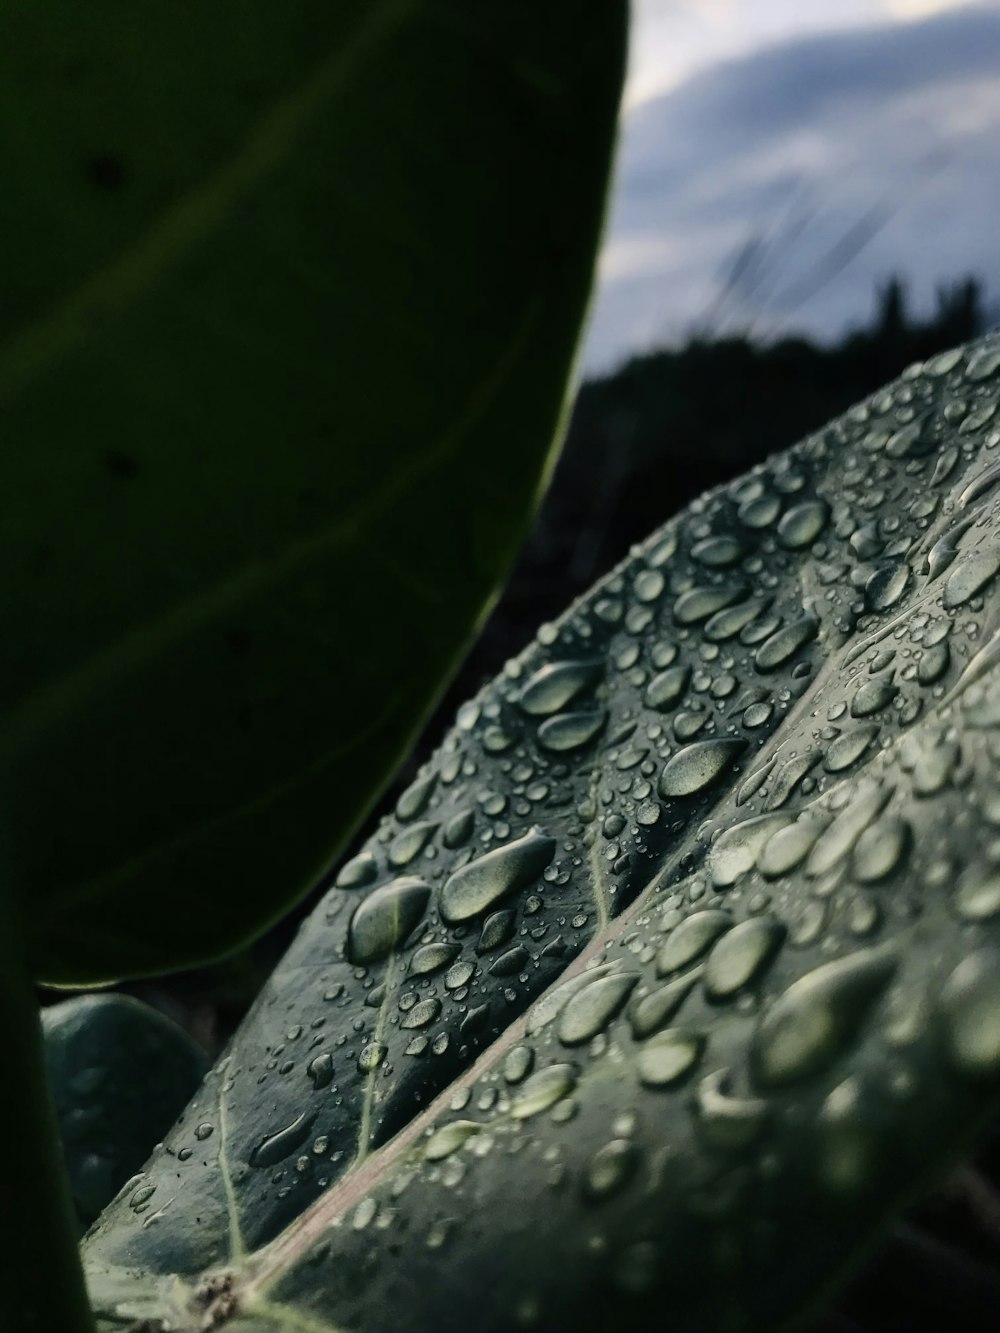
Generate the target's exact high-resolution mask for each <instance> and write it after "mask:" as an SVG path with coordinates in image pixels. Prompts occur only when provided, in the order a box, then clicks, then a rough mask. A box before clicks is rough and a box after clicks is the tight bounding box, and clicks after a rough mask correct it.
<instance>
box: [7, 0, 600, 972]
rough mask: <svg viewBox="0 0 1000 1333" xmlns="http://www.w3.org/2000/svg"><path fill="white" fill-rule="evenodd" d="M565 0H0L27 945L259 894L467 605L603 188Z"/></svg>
mask: <svg viewBox="0 0 1000 1333" xmlns="http://www.w3.org/2000/svg"><path fill="white" fill-rule="evenodd" d="M578 17H579V7H578V6H577V5H575V4H571V3H569V0H546V3H541V4H540V3H538V2H537V0H530V3H529V0H513V2H512V3H509V4H504V5H492V6H491V5H484V4H468V3H465V2H464V0H463V2H460V0H337V3H335V4H330V3H321V2H320V0H283V2H282V3H281V4H263V3H248V0H213V2H212V3H211V4H199V5H190V4H184V5H177V4H175V3H169V4H168V3H164V0H150V3H146V4H143V5H142V6H136V5H135V4H133V3H130V2H127V0H103V3H102V4H101V5H100V12H99V14H95V13H94V12H93V11H92V10H91V8H89V7H81V6H78V5H72V4H64V3H59V4H57V5H56V7H55V10H54V11H53V9H52V8H51V7H46V8H45V9H44V10H43V9H42V8H41V7H40V6H38V5H36V4H34V3H32V2H31V0H12V3H8V4H5V5H4V6H3V13H2V16H0V179H2V180H3V183H4V184H3V188H4V194H5V197H6V199H7V201H8V203H7V205H6V206H5V207H4V208H3V209H2V210H0V264H2V272H3V277H2V284H0V285H2V289H3V302H2V308H0V419H2V421H3V440H4V444H3V449H2V450H0V489H2V491H3V495H4V496H5V503H4V518H3V524H2V525H0V569H2V570H3V580H2V588H0V600H2V605H3V624H4V634H3V641H2V647H0V734H2V743H0V793H2V802H3V809H4V814H5V830H6V832H5V850H7V851H9V852H10V854H11V855H12V856H13V857H14V858H15V859H16V862H17V870H18V882H19V884H20V885H21V888H22V893H21V897H22V909H23V914H24V916H25V917H26V925H27V928H28V930H29V932H30V935H31V949H32V960H33V968H34V971H35V974H36V975H37V976H39V977H41V978H42V979H44V980H47V981H51V982H60V983H80V982H88V981H93V980H104V979H108V978H112V977H120V976H124V975H140V974H143V973H155V972H162V971H164V970H166V969H168V968H177V967H181V966H186V965H189V964H191V963H193V962H195V961H197V960H204V959H206V958H211V957H214V956H218V955H219V953H220V952H225V951H228V950H230V949H232V948H234V947H236V946H237V945H238V944H239V943H240V942H242V941H245V940H247V939H248V938H250V937H252V936H253V935H254V934H256V933H258V932H259V931H261V930H262V929H263V928H264V927H265V926H266V925H267V924H268V923H269V922H270V921H273V920H274V919H275V918H276V917H278V916H280V915H281V914H282V913H283V912H284V911H285V910H286V909H287V907H288V906H289V905H290V903H291V902H292V901H293V900H294V899H295V898H296V897H297V896H301V894H302V893H303V892H304V891H305V890H306V889H307V888H310V887H312V886H313V885H314V884H315V882H316V879H317V876H318V875H320V874H321V873H322V872H324V870H325V869H327V868H328V867H330V866H331V865H332V863H333V860H334V858H335V856H336V855H337V854H339V852H340V850H341V849H342V847H343V846H344V844H345V842H346V840H347V838H348V837H349V836H350V834H351V832H352V831H353V829H354V828H355V827H356V825H357V824H358V822H359V820H360V819H361V817H362V816H363V814H364V813H365V811H366V810H367V809H368V808H369V807H370V804H371V802H372V801H373V800H374V798H375V796H376V795H377V793H378V791H379V789H380V787H381V786H382V785H384V783H385V782H386V781H387V779H388V777H389V776H390V775H391V772H392V770H393V768H394V766H395V765H396V763H398V761H399V760H400V758H401V757H402V756H403V755H404V754H405V753H406V751H407V750H408V748H409V746H410V744H411V742H412V740H413V737H414V735H415V732H416V730H417V729H418V728H419V725H420V721H421V719H422V718H423V717H424V716H425V715H426V714H427V712H428V710H429V709H430V707H431V706H432V704H433V702H434V700H435V699H436V697H437V696H438V694H439V693H440V691H441V689H442V688H443V682H444V680H445V678H446V677H447V675H448V673H449V671H450V670H451V669H452V668H453V666H454V665H455V663H456V661H457V660H458V659H459V657H460V655H461V652H462V650H463V648H464V647H465V646H466V645H467V644H468V642H469V640H470V637H471V636H472V634H473V633H474V631H475V629H476V627H477V625H478V624H479V623H480V622H481V620H482V618H483V616H484V614H485V613H486V610H487V609H488V607H489V605H490V603H491V601H492V599H493V597H494V596H495V595H496V591H497V588H498V586H499V585H500V583H501V582H502V580H503V578H504V576H505V575H506V572H507V570H508V568H509V565H510V562H511V560H512V557H513V554H514V552H515V551H516V549H517V545H518V542H519V539H520V538H521V536H522V535H523V533H524V531H525V528H526V525H527V523H528V520H529V518H530V514H531V511H532V509H533V507H534V504H535V501H536V498H537V496H538V494H539V492H540V488H541V485H542V483H543V481H544V479H545V477H546V475H547V471H548V469H549V468H550V466H551V464H552V461H553V457H554V446H553V438H554V436H556V435H557V434H558V430H559V425H560V418H561V414H562V405H563V396H564V392H565V385H566V380H567V377H568V374H569V371H570V367H571V362H572V358H573V355H574V350H575V346H576V341H577V333H578V329H579V326H580V321H581V318H582V315H583V311H584V306H585V303H586V300H587V295H588V291H589V287H590V280H591V270H592V266H593V258H594V253H595V248H596V244H597V237H598V232H599V227H600V221H601V215H602V211H603V205H604V195H605V189H606V181H607V175H608V165H609V159H610V155H611V145H612V138H613V133H614V123H615V112H616V106H617V100H618V93H619V85H620V80H621V70H622V63H623V56H622V50H623V45H624V30H625V22H626V6H625V5H624V4H623V3H621V0H597V2H596V3H594V4H591V5H589V6H588V9H587V22H586V23H585V24H584V23H580V22H578V21H577V19H578ZM11 842H13V846H12V847H11V846H10V845H9V844H10V843H11Z"/></svg>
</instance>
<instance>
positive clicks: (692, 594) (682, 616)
mask: <svg viewBox="0 0 1000 1333" xmlns="http://www.w3.org/2000/svg"><path fill="white" fill-rule="evenodd" d="M746 595H747V585H746V584H745V583H716V584H712V585H711V586H709V587H705V588H689V589H688V591H687V592H682V593H681V595H680V597H678V598H677V601H676V602H675V603H674V619H675V620H676V621H677V623H678V625H694V624H696V623H697V622H698V621H699V620H707V619H708V618H709V616H714V615H715V613H716V612H717V611H721V610H722V608H723V607H725V606H731V605H732V604H733V602H738V601H740V600H741V599H742V598H744V597H745V596H746Z"/></svg>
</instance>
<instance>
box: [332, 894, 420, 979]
mask: <svg viewBox="0 0 1000 1333" xmlns="http://www.w3.org/2000/svg"><path fill="white" fill-rule="evenodd" d="M430 894H431V889H430V885H429V884H425V883H424V881H423V880H421V879H413V878H411V877H408V876H404V877H403V878H401V879H395V880H391V881H390V882H389V883H388V884H383V885H382V887H381V888H378V889H375V890H374V892H373V893H370V894H369V895H368V897H367V898H365V899H364V901H363V902H362V903H361V904H360V905H359V906H358V907H357V908H356V910H355V912H354V915H353V916H352V917H351V923H350V926H349V928H348V957H349V958H350V960H351V962H352V963H372V962H376V961H377V960H378V959H380V958H384V957H385V956H386V954H389V953H391V952H392V951H393V949H395V948H396V946H397V945H399V944H402V943H403V941H404V940H405V939H406V938H407V936H408V935H409V934H410V932H411V931H412V930H413V929H414V927H415V926H416V925H417V924H418V923H419V921H420V920H421V918H422V917H423V915H424V912H425V910H426V908H427V902H428V899H429V898H430Z"/></svg>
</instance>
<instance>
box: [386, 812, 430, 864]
mask: <svg viewBox="0 0 1000 1333" xmlns="http://www.w3.org/2000/svg"><path fill="white" fill-rule="evenodd" d="M436 830H437V824H436V823H426V824H414V825H412V827H410V828H408V829H404V830H403V832H402V833H400V835H399V836H398V837H397V838H394V839H393V842H392V845H391V847H390V848H389V864H390V865H391V866H393V867H394V868H395V869H396V870H400V869H402V867H403V866H406V865H409V864H410V862H411V861H412V860H413V859H414V857H416V856H419V855H420V853H421V852H422V851H423V850H424V848H425V847H426V846H427V844H428V842H430V840H431V838H432V837H433V836H434V834H435V832H436Z"/></svg>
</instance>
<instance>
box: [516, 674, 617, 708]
mask: <svg viewBox="0 0 1000 1333" xmlns="http://www.w3.org/2000/svg"><path fill="white" fill-rule="evenodd" d="M601 674H602V668H601V664H600V662H552V663H550V664H549V665H548V666H543V667H542V668H541V670H540V671H536V672H535V674H534V675H533V676H532V677H531V679H530V680H529V681H528V683H527V684H526V685H525V687H524V689H523V690H522V691H521V694H520V697H519V699H518V703H519V704H520V705H521V707H522V708H523V709H524V711H525V712H526V713H530V714H532V716H535V717H545V716H548V714H550V713H558V711H559V709H560V708H565V707H566V705H567V704H568V703H571V702H572V701H573V700H574V699H575V698H576V697H577V695H579V694H582V693H583V691H584V690H587V689H589V688H590V687H591V686H592V685H593V684H595V683H596V682H597V681H598V680H600V678H601Z"/></svg>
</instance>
